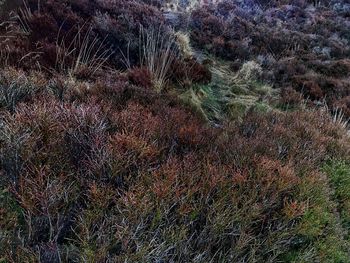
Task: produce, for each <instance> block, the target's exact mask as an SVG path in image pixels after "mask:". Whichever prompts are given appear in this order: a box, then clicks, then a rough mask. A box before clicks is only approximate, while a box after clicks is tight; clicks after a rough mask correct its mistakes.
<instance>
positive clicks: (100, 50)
mask: <svg viewBox="0 0 350 263" xmlns="http://www.w3.org/2000/svg"><path fill="white" fill-rule="evenodd" d="M86 28H87V30H86ZM104 42H105V40H102V41H101V40H100V39H99V38H98V36H96V35H95V34H94V32H93V29H92V27H91V26H88V25H83V26H79V27H78V30H77V34H76V35H75V37H74V38H73V40H72V41H71V42H70V43H69V44H68V45H67V44H66V40H65V36H60V32H59V33H58V36H57V42H56V54H57V55H56V56H57V57H56V68H57V69H58V70H59V71H61V72H66V73H67V74H68V75H69V76H74V75H76V74H77V73H79V72H80V71H86V74H87V75H94V74H95V73H96V72H97V71H98V70H100V69H101V68H103V66H104V65H105V64H106V62H107V61H108V59H109V58H110V56H111V55H112V54H113V51H112V50H111V49H110V48H108V47H107V46H106V45H105V43H104Z"/></svg>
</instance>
